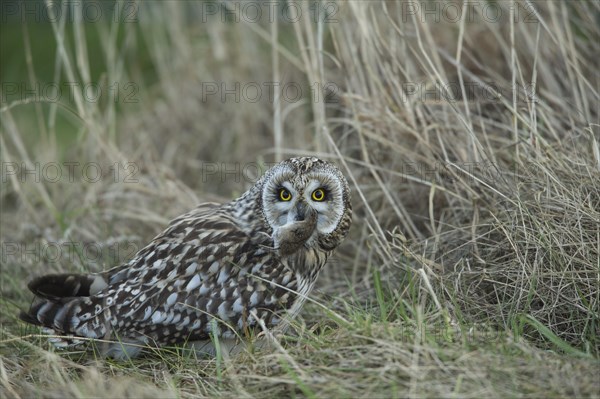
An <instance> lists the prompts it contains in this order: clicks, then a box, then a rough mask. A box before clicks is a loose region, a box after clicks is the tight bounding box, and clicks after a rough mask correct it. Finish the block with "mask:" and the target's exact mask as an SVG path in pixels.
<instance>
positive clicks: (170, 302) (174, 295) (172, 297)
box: [167, 292, 177, 306]
mask: <svg viewBox="0 0 600 399" xmlns="http://www.w3.org/2000/svg"><path fill="white" fill-rule="evenodd" d="M175 302H177V293H176V292H174V293H172V294H171V295H169V297H168V298H167V306H172V305H174V304H175Z"/></svg>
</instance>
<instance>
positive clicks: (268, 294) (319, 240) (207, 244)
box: [21, 158, 352, 358]
mask: <svg viewBox="0 0 600 399" xmlns="http://www.w3.org/2000/svg"><path fill="white" fill-rule="evenodd" d="M320 190H322V192H321V191H320ZM321 194H322V195H321ZM288 195H289V199H288ZM351 219H352V211H351V206H350V192H349V188H348V185H347V182H346V180H345V179H344V177H343V176H342V174H341V173H340V172H339V170H338V169H337V168H336V167H335V166H333V165H332V164H330V163H328V162H325V161H322V160H319V159H317V158H292V159H289V160H287V161H284V162H282V163H280V164H278V165H276V166H274V167H273V168H271V169H270V170H269V171H267V173H266V174H265V175H264V176H263V177H262V178H261V179H260V180H259V181H258V182H257V183H256V184H255V185H254V186H253V187H252V188H251V189H250V190H249V191H247V192H246V193H245V194H244V195H242V197H240V198H239V199H237V200H234V201H232V202H229V203H226V204H223V205H219V204H202V205H200V206H199V207H197V208H196V209H194V210H192V211H190V212H188V213H186V214H184V215H182V216H180V217H178V218H176V219H175V220H173V221H172V222H171V224H170V225H169V226H168V227H167V229H166V230H165V231H164V232H162V233H161V234H159V235H158V236H157V237H156V238H154V240H152V242H151V243H150V244H148V245H147V246H146V247H145V248H143V249H142V250H140V251H139V252H138V253H137V254H136V255H135V256H134V257H133V259H131V260H130V261H129V262H127V263H125V264H123V265H121V266H118V267H115V268H113V269H110V270H108V271H106V272H103V273H99V274H90V275H75V274H60V275H47V276H42V277H39V278H36V279H34V280H32V281H31V283H30V284H29V288H30V290H31V291H32V292H33V293H34V294H35V295H36V301H35V302H34V304H33V305H32V306H31V308H30V309H29V311H28V312H22V313H21V319H23V320H24V321H26V322H29V323H33V324H38V325H41V326H43V327H45V328H46V331H47V332H49V333H52V334H57V335H62V336H64V338H61V339H54V343H55V344H56V345H57V346H67V345H75V344H78V343H79V342H80V340H78V338H81V337H84V338H92V339H102V340H103V341H107V340H108V341H115V343H113V344H105V345H104V347H103V349H104V352H105V354H106V355H107V356H112V357H116V358H122V357H125V356H135V355H136V354H137V353H138V352H139V347H140V346H144V345H154V346H162V345H169V344H177V343H183V342H194V341H198V342H201V343H202V342H204V343H205V342H209V341H210V336H211V334H216V335H217V336H218V337H219V338H220V339H226V340H231V341H236V340H237V339H239V338H245V337H246V335H248V334H249V332H252V331H253V330H256V329H257V328H258V326H259V325H260V324H261V323H262V322H264V325H266V326H267V327H268V328H282V329H284V328H285V325H286V323H287V322H288V321H289V319H290V318H292V317H294V316H295V315H296V314H297V313H298V311H299V310H300V308H301V307H302V304H303V302H304V300H305V299H306V295H307V294H308V293H309V292H310V290H311V289H312V286H313V285H314V283H315V281H316V278H317V276H318V273H319V271H320V270H321V268H322V267H323V266H324V264H325V262H326V260H327V258H328V257H329V255H330V254H331V252H332V251H333V250H334V249H335V248H336V247H337V246H338V245H339V244H340V242H341V241H342V240H343V238H344V237H345V236H346V234H347V231H348V229H349V227H350V223H351ZM259 320H262V322H260V321H259ZM124 344H125V345H124ZM200 346H201V347H202V348H204V347H205V346H206V345H204V344H202V345H200ZM213 350H214V348H213ZM206 352H208V353H210V352H212V350H210V349H206Z"/></svg>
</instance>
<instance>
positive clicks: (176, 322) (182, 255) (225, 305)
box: [102, 204, 295, 344]
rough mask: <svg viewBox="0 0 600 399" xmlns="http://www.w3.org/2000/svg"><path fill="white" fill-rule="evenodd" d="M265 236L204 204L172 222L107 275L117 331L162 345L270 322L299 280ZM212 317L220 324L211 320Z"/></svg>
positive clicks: (224, 210)
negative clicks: (257, 235)
mask: <svg viewBox="0 0 600 399" xmlns="http://www.w3.org/2000/svg"><path fill="white" fill-rule="evenodd" d="M271 248H272V243H271V242H270V240H265V239H264V238H259V239H258V240H257V239H253V238H252V237H250V236H249V235H248V234H247V233H246V232H245V231H244V230H243V229H242V228H241V227H240V225H239V224H238V221H237V220H236V219H235V218H234V217H233V216H232V213H231V212H229V211H228V208H227V207H219V206H218V205H216V204H206V205H203V206H200V207H198V208H196V209H195V210H193V211H192V212H190V213H188V214H185V215H183V216H181V217H180V218H178V219H176V220H174V221H173V222H172V223H171V225H170V226H169V227H168V228H167V229H166V230H165V231H164V232H163V233H162V234H160V235H159V236H158V237H156V238H155V239H154V240H153V242H152V243H151V244H150V245H148V246H147V247H146V248H144V249H143V250H142V251H140V252H139V253H138V254H137V255H136V257H135V258H134V259H133V260H132V261H131V262H129V264H128V266H127V267H126V268H123V269H121V270H115V273H111V274H110V276H108V282H109V283H108V284H109V286H108V289H107V290H106V291H105V292H103V294H102V295H103V296H104V297H106V298H113V299H112V303H113V304H114V305H113V306H112V307H111V308H110V312H111V320H112V324H113V328H114V330H116V331H117V333H118V334H121V335H122V336H127V337H136V336H143V337H145V338H146V339H148V340H150V341H153V342H155V343H158V344H170V343H177V342H182V341H186V340H202V339H207V338H208V337H209V334H210V333H212V332H216V333H218V334H220V335H222V336H225V337H228V336H231V337H233V336H235V335H236V334H240V333H243V332H244V331H245V330H246V329H247V328H252V327H254V326H255V325H256V322H257V320H256V319H263V320H266V321H268V322H269V324H270V322H272V321H273V320H274V318H275V320H277V316H275V315H276V313H277V312H278V311H280V310H283V309H286V308H287V307H289V306H290V304H291V302H292V298H291V297H292V296H293V292H294V290H295V279H294V278H293V274H292V272H291V271H288V270H287V269H285V268H284V267H283V266H282V265H281V263H280V262H279V259H278V258H277V255H276V253H275V252H274V251H272V250H271ZM212 320H214V321H215V322H216V324H215V323H212Z"/></svg>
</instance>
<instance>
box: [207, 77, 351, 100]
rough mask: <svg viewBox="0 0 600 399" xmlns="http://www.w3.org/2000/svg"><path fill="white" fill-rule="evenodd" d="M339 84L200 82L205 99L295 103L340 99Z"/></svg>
mask: <svg viewBox="0 0 600 399" xmlns="http://www.w3.org/2000/svg"><path fill="white" fill-rule="evenodd" d="M339 92H340V90H339V87H338V86H337V85H336V84H335V83H333V82H323V83H321V82H314V83H311V84H308V85H307V84H301V83H298V82H222V81H221V82H215V81H213V82H201V83H200V96H201V99H202V102H206V101H219V102H221V103H226V102H233V103H241V102H248V103H257V102H261V101H264V102H268V103H271V104H272V103H274V102H275V101H277V100H280V101H282V102H285V103H296V102H298V101H301V100H303V99H310V101H312V102H313V103H323V102H324V103H337V102H339V97H338V94H339Z"/></svg>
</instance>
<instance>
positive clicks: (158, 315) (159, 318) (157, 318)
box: [152, 310, 165, 324]
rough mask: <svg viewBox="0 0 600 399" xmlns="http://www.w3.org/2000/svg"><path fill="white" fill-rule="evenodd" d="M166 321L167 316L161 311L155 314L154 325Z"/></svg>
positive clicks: (153, 317)
mask: <svg viewBox="0 0 600 399" xmlns="http://www.w3.org/2000/svg"><path fill="white" fill-rule="evenodd" d="M164 319H165V314H164V313H161V312H160V311H159V310H157V311H156V312H154V314H153V315H152V323H153V324H158V323H161V322H162V321H163V320H164Z"/></svg>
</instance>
